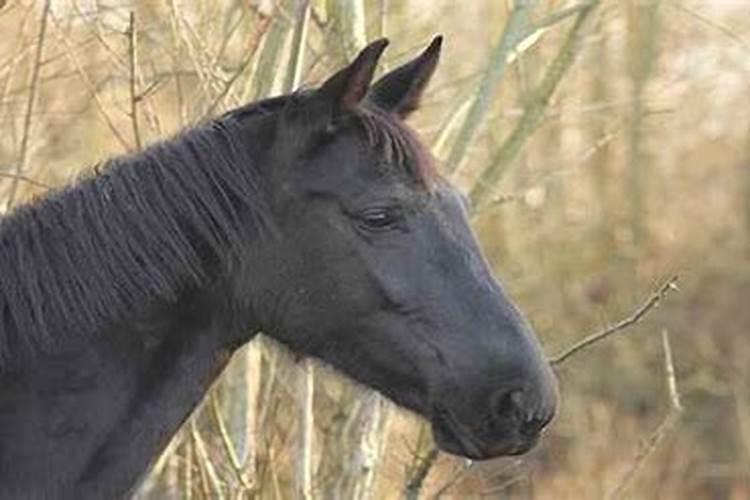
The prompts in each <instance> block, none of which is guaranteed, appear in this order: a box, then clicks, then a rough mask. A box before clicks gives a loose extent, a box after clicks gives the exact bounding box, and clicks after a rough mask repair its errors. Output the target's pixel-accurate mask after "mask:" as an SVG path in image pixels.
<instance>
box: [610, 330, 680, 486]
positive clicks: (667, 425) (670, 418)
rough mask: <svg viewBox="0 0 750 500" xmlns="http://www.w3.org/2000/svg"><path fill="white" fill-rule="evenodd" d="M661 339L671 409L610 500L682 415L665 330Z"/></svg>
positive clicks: (626, 472) (643, 446) (626, 483)
mask: <svg viewBox="0 0 750 500" xmlns="http://www.w3.org/2000/svg"><path fill="white" fill-rule="evenodd" d="M661 338H662V346H663V348H664V365H665V371H666V373H667V387H668V388H669V400H670V404H671V407H670V410H669V413H668V414H667V416H666V417H665V418H664V420H662V422H661V424H659V426H658V427H657V428H656V430H655V431H654V432H653V433H652V434H651V435H650V436H649V437H648V439H647V440H646V441H645V443H643V445H642V446H641V449H640V450H639V451H638V453H637V454H636V456H635V459H634V460H633V463H632V464H631V465H630V467H629V468H628V469H627V470H626V471H625V474H623V476H622V478H621V479H620V481H618V483H617V484H616V485H615V487H614V488H613V489H612V491H611V492H610V493H609V495H608V496H607V498H609V499H610V500H615V499H618V498H622V497H623V495H624V494H625V492H626V490H627V488H628V487H629V486H630V485H631V484H632V482H633V479H634V478H635V477H636V474H637V473H638V471H639V470H640V469H641V467H642V466H643V464H644V462H645V461H646V459H647V458H648V457H649V456H651V454H652V453H653V452H654V450H656V448H657V447H658V446H659V443H661V441H662V440H663V439H664V437H665V436H666V435H667V434H668V433H669V431H670V430H672V428H673V427H674V425H675V424H676V423H677V421H678V420H679V418H680V415H681V414H682V404H681V403H680V394H679V392H678V391H677V379H676V377H675V370H674V364H673V361H672V348H671V347H670V344H669V334H668V332H667V330H666V329H665V330H662V332H661Z"/></svg>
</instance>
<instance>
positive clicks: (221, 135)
mask: <svg viewBox="0 0 750 500" xmlns="http://www.w3.org/2000/svg"><path fill="white" fill-rule="evenodd" d="M441 43H442V38H441V37H437V38H435V39H434V40H433V42H432V43H431V44H430V45H429V46H428V47H427V48H426V50H424V51H423V52H422V53H420V54H419V55H418V56H416V57H415V58H414V59H412V60H411V61H409V62H408V63H406V64H404V65H403V66H400V67H398V68H396V69H394V70H393V71H391V72H389V73H387V74H385V75H384V76H382V77H381V78H379V79H377V80H376V81H375V79H374V73H375V70H376V65H377V62H378V60H379V58H380V56H381V54H382V53H383V50H384V49H385V47H386V45H387V44H388V41H387V40H386V39H380V40H377V41H375V42H373V43H371V44H370V45H368V46H367V47H366V48H364V49H363V50H362V51H361V52H360V53H359V55H358V56H357V57H356V58H355V60H354V61H353V62H351V63H350V64H349V65H348V66H346V67H344V68H343V69H341V70H339V71H338V72H336V73H335V74H333V75H332V76H331V77H329V78H328V79H327V80H325V81H324V83H323V84H322V85H320V86H318V87H315V88H306V89H302V90H297V91H295V92H293V93H290V94H287V95H282V96H278V97H272V98H268V99H265V100H261V101H257V102H254V103H250V104H247V105H242V106H239V107H237V108H234V109H232V110H229V111H227V112H225V113H224V114H222V115H220V116H218V117H215V118H212V119H208V120H206V121H204V122H203V123H200V124H197V125H194V126H192V128H189V129H187V130H183V131H181V132H180V133H178V134H177V135H175V136H174V137H172V138H170V139H166V140H163V141H162V142H158V143H156V144H153V145H151V146H149V147H147V148H145V149H144V150H142V151H139V152H134V153H130V154H127V155H123V156H119V157H114V158H113V159H110V160H108V161H107V162H105V163H104V164H103V165H102V168H100V169H98V170H97V171H96V172H93V173H91V174H89V175H88V176H86V177H84V178H81V179H79V180H77V181H76V182H75V183H73V184H72V185H70V186H68V187H66V188H63V189H60V190H57V191H54V192H50V193H49V194H47V195H46V196H44V197H42V198H40V199H38V200H35V201H33V202H31V203H29V204H27V205H23V206H20V207H18V208H16V209H14V210H13V211H12V212H10V213H9V214H6V215H5V216H4V217H3V219H2V220H1V221H0V498H3V499H6V498H8V499H14V498H22V499H34V498H45V499H57V498H59V499H90V498H123V497H127V496H128V495H129V494H132V493H133V491H134V488H135V487H136V486H137V485H138V483H139V481H140V480H141V479H142V478H143V476H144V475H145V473H146V472H147V471H148V468H149V466H150V464H151V463H152V461H153V459H154V457H155V456H157V455H158V453H159V452H160V451H161V450H163V449H164V447H165V446H166V444H167V443H168V441H169V439H170V437H171V436H173V435H174V434H175V432H176V431H177V430H178V428H179V427H180V425H181V423H182V422H184V421H185V420H186V418H187V417H188V416H189V415H190V413H191V411H192V410H193V409H194V408H195V407H196V406H197V405H198V404H199V403H200V401H201V398H202V397H203V396H204V394H205V393H206V391H207V389H208V388H209V386H210V385H211V383H212V382H213V381H214V380H215V379H216V377H217V376H218V375H219V374H220V373H221V371H222V369H223V367H224V366H225V365H226V363H227V361H228V360H229V358H230V356H231V354H232V353H233V351H235V350H236V349H237V348H238V347H240V346H242V345H243V344H245V343H246V342H248V341H249V340H251V339H252V338H253V337H254V336H256V335H257V334H258V332H261V331H262V332H263V333H264V334H266V335H268V336H270V337H271V338H273V339H275V340H276V341H278V342H280V343H281V344H283V345H285V346H287V347H288V348H290V349H291V351H292V352H293V353H295V354H297V355H300V356H309V357H312V358H316V359H318V360H320V361H322V362H323V363H325V364H327V365H330V366H332V367H333V368H334V369H336V370H338V371H339V372H341V373H343V374H344V375H346V376H348V377H350V378H352V379H353V380H354V381H356V382H358V383H360V384H362V385H364V386H367V387H370V388H373V389H375V390H377V391H379V392H380V393H382V394H384V395H385V396H386V397H388V398H390V399H391V400H392V401H394V402H395V403H396V404H397V405H400V406H401V407H404V408H406V409H407V410H410V411H412V412H415V413H416V414H418V415H420V416H422V417H424V418H425V419H427V420H428V421H429V422H430V423H431V428H432V432H433V435H434V438H435V442H436V443H437V445H438V447H439V448H440V449H442V450H444V451H446V452H448V453H451V454H455V455H460V456H464V457H469V458H471V459H475V460H482V459H489V458H492V457H497V456H504V455H515V454H521V453H524V452H526V451H527V450H529V449H530V448H531V447H532V446H534V444H535V443H536V442H537V441H538V439H539V436H540V434H541V432H542V430H543V429H544V427H545V426H546V425H547V424H548V423H549V422H550V420H551V419H552V418H553V415H554V413H555V411H556V406H557V402H558V391H557V383H556V380H555V377H554V375H553V373H552V370H551V369H550V367H549V365H548V363H547V362H546V359H545V357H544V356H543V354H542V350H541V347H540V344H539V342H538V340H537V339H536V337H535V335H534V333H533V331H532V329H531V327H530V326H529V324H528V322H527V321H526V319H525V318H524V317H523V316H522V314H521V313H520V312H519V310H518V309H517V308H516V307H515V306H514V305H513V304H512V302H511V301H510V299H509V297H508V295H507V293H506V292H505V291H504V289H503V288H502V286H501V285H500V284H499V282H498V281H497V280H496V279H495V278H494V277H493V274H492V272H491V270H490V267H489V264H488V262H487V261H486V259H485V258H484V256H483V255H482V252H481V250H480V248H479V244H478V242H477V238H476V237H475V235H474V233H473V232H472V230H471V228H470V225H469V218H468V204H467V203H468V202H467V200H466V198H465V197H464V196H463V195H462V194H461V193H460V192H459V191H458V190H457V188H455V187H454V186H452V185H451V184H450V182H449V181H448V180H447V179H445V178H444V177H441V176H440V174H439V173H438V171H437V169H436V166H435V163H436V162H435V160H434V159H433V158H432V156H431V155H430V153H429V151H428V150H427V148H426V146H425V145H424V144H423V143H422V142H421V141H420V139H419V138H418V136H417V134H416V132H414V131H413V130H412V129H411V128H410V127H409V126H408V125H407V124H406V118H407V117H408V116H409V115H410V114H411V113H412V112H414V111H415V110H416V109H417V108H418V107H419V102H420V98H421V96H422V94H423V92H424V90H425V87H426V86H427V84H428V82H429V80H430V78H431V77H432V75H433V73H434V72H435V69H436V67H437V63H438V59H439V55H440V50H441ZM373 81H374V83H373Z"/></svg>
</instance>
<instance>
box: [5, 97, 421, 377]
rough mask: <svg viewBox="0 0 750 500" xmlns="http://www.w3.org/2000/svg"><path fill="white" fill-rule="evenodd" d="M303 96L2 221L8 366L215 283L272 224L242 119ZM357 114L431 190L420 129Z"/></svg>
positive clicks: (197, 134)
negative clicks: (238, 248) (235, 253)
mask: <svg viewBox="0 0 750 500" xmlns="http://www.w3.org/2000/svg"><path fill="white" fill-rule="evenodd" d="M303 97H304V94H303V93H299V94H291V95H288V96H281V97H276V98H271V99H267V100H264V101H259V102H257V103H254V104H251V105H249V106H246V107H242V108H238V109H236V110H233V111H230V112H228V113H226V114H225V115H223V116H222V117H220V118H218V119H216V120H214V121H211V122H209V123H207V124H204V125H202V126H198V127H196V128H193V129H190V130H188V131H186V132H183V133H180V134H179V135H177V136H175V137H174V138H172V139H169V140H166V141H164V142H160V143H157V144H155V145H153V146H150V147H148V148H147V149H145V150H144V151H142V152H139V153H135V154H131V155H125V156H121V157H117V158H114V159H112V160H109V161H108V162H107V163H106V164H105V165H104V166H103V167H102V168H101V169H97V170H98V172H99V173H97V174H96V175H94V176H91V177H88V178H85V179H83V180H82V181H80V182H78V183H76V184H74V185H72V186H70V187H68V188H65V189H62V190H60V191H56V192H53V193H51V194H48V195H47V196H45V198H43V199H41V200H39V201H37V202H34V203H31V204H29V205H27V206H22V207H20V208H18V209H16V210H15V211H14V212H13V213H11V214H10V215H8V216H6V217H5V218H3V219H1V220H0V256H2V257H1V260H0V371H2V367H3V366H4V365H5V364H6V362H7V360H9V359H11V358H18V357H19V356H22V355H24V354H29V353H33V352H36V351H37V350H38V349H42V350H50V349H54V347H55V346H56V345H64V342H65V341H66V338H68V337H69V336H70V335H76V336H90V335H93V334H94V333H95V332H97V331H100V330H101V329H102V328H104V327H106V326H108V325H111V324H113V323H115V322H118V321H121V320H125V319H127V318H128V317H132V316H133V315H134V314H136V313H138V312H139V311H140V310H141V308H143V307H144V305H147V304H151V303H153V302H154V301H155V300H166V301H174V300H175V299H176V298H177V297H178V295H179V294H180V293H181V292H182V291H184V290H186V289H190V288H196V287H200V286H203V285H206V284H207V282H208V280H209V279H211V278H212V276H210V274H211V273H210V272H209V268H211V266H214V267H215V266H217V265H219V264H220V263H221V262H222V261H223V260H224V259H225V258H226V256H227V251H228V249H229V248H230V247H231V246H232V245H233V244H236V243H238V242H239V241H242V240H245V241H247V240H246V238H248V237H249V235H248V234H247V233H248V231H253V230H257V229H259V228H260V227H262V226H263V224H264V221H263V214H264V210H263V209H262V207H261V206H260V203H261V200H260V197H259V196H257V192H258V179H257V175H258V174H257V170H256V168H255V165H254V163H253V159H252V158H250V153H249V151H250V148H248V147H246V146H244V145H243V138H242V135H241V134H242V130H243V126H242V122H244V121H245V120H246V119H248V118H250V117H253V116H256V115H263V114H267V113H273V112H276V111H279V110H280V109H281V110H284V109H289V108H292V107H294V105H295V104H296V103H298V102H299V101H300V100H302V99H303ZM282 112H283V111H282ZM353 118H354V120H355V123H356V124H357V125H358V126H360V127H361V128H362V129H363V130H364V132H365V134H366V136H367V140H368V141H369V142H370V144H371V145H372V146H373V147H375V148H377V149H379V150H380V151H381V153H382V154H384V155H385V156H386V158H388V160H389V161H388V163H389V164H391V165H394V166H398V167H399V168H403V169H405V170H406V172H407V174H408V175H409V176H410V177H412V178H413V179H414V181H415V182H417V183H419V184H422V185H424V186H426V187H429V185H430V184H431V180H432V178H433V177H434V176H435V171H434V167H433V164H432V161H431V159H430V155H429V153H428V152H427V151H426V150H425V149H424V148H423V146H422V145H421V144H420V142H419V141H418V140H417V139H416V137H415V136H414V134H413V133H412V132H411V130H410V129H408V128H407V127H406V126H405V125H403V124H402V123H400V121H399V120H397V119H396V118H395V117H393V116H391V115H389V114H388V113H384V112H382V111H379V110H377V109H372V108H368V107H360V108H359V109H357V110H356V112H355V113H354V117H353ZM312 121H313V120H311V122H312ZM310 125H312V123H311V124H310ZM248 214H250V220H249V221H248V219H247V216H248ZM241 215H242V218H241V217H240V216H241ZM241 220H242V222H241ZM248 222H249V223H248Z"/></svg>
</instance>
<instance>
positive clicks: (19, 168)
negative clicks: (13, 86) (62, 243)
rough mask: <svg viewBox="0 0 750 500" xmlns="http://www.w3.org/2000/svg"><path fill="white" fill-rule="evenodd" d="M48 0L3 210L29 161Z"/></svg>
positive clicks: (47, 14)
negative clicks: (14, 167)
mask: <svg viewBox="0 0 750 500" xmlns="http://www.w3.org/2000/svg"><path fill="white" fill-rule="evenodd" d="M50 4H51V1H50V0H46V1H45V2H44V8H43V10H42V20H41V25H40V26H39V36H38V39H37V46H36V55H35V56H34V67H33V69H32V71H31V89H30V90H29V100H28V101H27V104H26V116H24V120H23V135H22V136H21V151H20V153H19V158H18V163H16V169H15V172H13V174H14V177H13V181H12V184H11V185H10V191H9V192H8V199H7V200H6V202H5V209H6V210H8V209H10V208H11V207H12V206H13V203H15V201H16V196H17V195H18V186H19V185H20V182H19V181H20V180H21V175H22V174H23V171H24V170H25V169H26V163H27V162H28V160H29V140H30V136H31V120H32V116H33V114H34V106H35V105H36V99H37V94H38V93H39V72H40V69H41V67H42V54H43V53H44V42H45V40H46V38H47V19H48V18H49V12H50Z"/></svg>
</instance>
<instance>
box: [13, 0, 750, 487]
mask: <svg viewBox="0 0 750 500" xmlns="http://www.w3.org/2000/svg"><path fill="white" fill-rule="evenodd" d="M437 33H442V34H443V35H445V38H446V42H445V45H444V52H443V57H442V63H441V65H440V66H439V68H438V71H437V73H436V75H435V78H434V79H433V83H432V85H431V87H430V89H429V91H428V93H427V95H426V96H425V99H424V101H423V106H422V109H421V110H420V111H419V112H418V113H416V115H415V116H414V118H413V119H412V120H411V123H412V125H413V126H414V127H415V128H416V129H417V130H418V131H419V132H420V134H421V136H422V137H423V138H424V140H425V142H426V143H428V144H429V145H430V146H431V147H432V150H433V152H434V154H435V155H436V157H437V159H438V162H439V165H440V168H441V170H442V172H443V173H444V175H446V176H447V177H449V178H451V179H452V180H454V181H455V182H456V183H457V184H458V185H459V186H460V187H461V188H462V189H463V190H464V191H465V192H466V193H467V194H470V196H471V198H472V201H473V203H474V215H473V223H474V226H475V228H476V229H477V231H478V233H479V235H480V238H481V240H482V243H483V246H484V249H485V251H486V253H487V255H488V257H489V259H490V261H491V263H492V265H493V266H494V269H495V271H496V273H497V275H498V277H500V279H501V280H502V281H503V282H504V284H505V286H506V288H507V289H508V290H509V292H510V293H511V295H512V296H513V297H514V298H515V299H516V301H517V302H518V304H519V305H520V306H521V308H522V309H523V310H524V311H525V312H526V314H527V315H528V316H529V318H530V320H531V322H532V323H533V325H534V326H535V328H536V330H537V332H538V334H539V336H540V338H541V340H542V342H543V344H544V346H545V350H546V351H547V353H548V354H549V356H550V357H554V356H555V355H557V354H559V353H560V352H563V351H564V350H565V349H566V348H568V347H569V346H570V345H572V344H573V343H575V341H577V340H579V339H581V338H583V337H585V336H586V335H588V334H591V333H592V332H596V331H598V330H600V329H602V328H605V327H606V326H607V325H610V324H613V323H616V322H617V321H620V320H622V319H624V318H627V317H628V316H629V315H631V314H633V312H635V311H636V310H637V309H638V308H639V307H640V306H641V304H643V303H644V302H645V301H647V299H648V298H649V297H650V296H651V294H652V293H654V291H655V290H657V289H658V287H659V285H660V284H661V283H664V282H665V280H668V279H669V277H670V276H672V275H673V274H679V276H680V279H679V289H680V290H679V292H677V291H675V292H674V293H672V292H671V291H670V292H669V293H665V295H666V296H664V297H663V300H662V301H661V304H660V305H659V307H658V308H653V309H649V310H648V311H647V314H645V315H644V317H643V318H641V319H640V320H639V321H638V322H636V323H635V324H634V325H632V326H631V327H629V328H628V329H626V330H622V331H620V332H619V333H618V334H616V335H614V336H612V337H609V338H608V339H607V340H606V341H603V342H599V343H597V344H595V345H593V346H592V347H591V348H589V349H587V350H585V351H581V352H580V353H578V354H576V355H575V356H572V357H571V358H569V359H568V360H566V361H565V362H564V363H560V364H558V365H557V366H556V370H557V372H558V375H559V379H560V384H561V392H562V406H561V409H560V413H559V415H558V417H557V419H556V421H555V423H554V424H553V426H552V428H551V429H550V430H549V431H548V432H547V434H546V436H545V437H544V439H543V441H542V443H541V444H540V446H538V447H537V449H535V450H534V451H533V452H532V453H530V454H529V455H527V456H524V457H517V458H512V459H511V458H509V459H498V460H492V461H489V462H482V463H470V462H467V461H465V460H462V459H459V458H456V457H452V456H449V455H445V454H442V453H438V452H436V451H435V450H434V448H433V444H432V441H431V437H430V434H429V429H428V428H427V426H426V425H425V424H424V423H423V422H422V421H420V420H419V419H417V418H416V417H414V416H412V415H410V414H408V413H406V412H403V411H401V410H399V409H397V408H395V407H394V406H393V405H391V404H390V403H388V402H387V401H385V400H383V399H382V398H381V397H380V396H378V395H376V394H374V393H371V392H369V391H367V390H365V389H364V388H362V387H359V386H356V385H355V384H352V383H350V382H348V381H347V380H343V379H342V377H340V376H339V375H337V374H336V373H333V372H332V371H331V370H329V369H328V368H326V367H324V366H321V365H319V364H317V363H314V362H308V361H299V360H296V359H294V357H293V356H291V355H290V354H289V353H287V352H285V351H284V350H283V349H282V348H280V347H278V346H277V345H275V344H274V343H273V342H271V341H270V340H268V339H265V338H261V339H259V340H256V341H254V342H253V343H251V344H250V345H249V346H247V347H245V348H243V349H242V350H241V351H240V352H238V353H237V355H236V356H235V358H234V360H233V362H232V364H231V365H230V367H229V369H228V370H227V371H226V373H225V374H224V375H223V377H222V379H221V380H220V381H219V382H218V383H217V384H216V386H215V387H214V388H213V389H212V391H211V393H210V395H209V396H208V397H207V399H206V400H205V401H204V403H203V404H202V405H201V407H200V408H199V409H198V410H197V411H196V413H195V414H194V415H193V416H192V417H191V418H190V420H189V421H188V422H187V423H186V425H185V426H184V428H183V430H182V431H181V432H180V433H179V434H178V435H177V436H176V437H175V439H174V440H173V441H172V443H171V444H170V445H169V447H168V448H167V449H166V450H165V452H164V454H163V455H162V456H161V457H160V458H159V459H158V460H157V461H156V462H155V465H154V467H153V470H152V472H151V473H150V475H149V476H148V477H147V478H146V480H145V481H144V483H143V485H142V486H141V488H140V490H139V491H138V493H137V495H136V496H137V497H138V498H143V499H147V498H185V499H202V498H219V499H221V498H226V499H234V498H264V499H265V498H269V499H286V498H305V499H310V498H316V499H317V498H324V499H328V498H331V499H337V498H340V499H349V498H356V499H381V498H388V499H390V498H409V499H416V498H446V499H447V498H461V499H463V498H498V499H503V498H509V499H511V498H512V499H527V498H528V499H599V498H637V499H685V498H690V499H702V498H707V499H725V498H726V499H746V498H750V383H749V382H750V343H749V342H748V334H749V333H750V332H749V331H748V330H749V329H750V307H748V300H750V292H749V291H750V261H749V260H748V257H750V106H748V103H749V102H750V3H748V2H747V1H746V0H601V1H587V0H570V1H563V0H538V1H535V0H515V1H511V0H507V1H506V0H472V1H462V2H459V1H450V0H398V1H397V0H309V1H308V0H275V1H272V0H257V1H253V0H223V1H209V0H196V1H190V2H188V1H186V0H143V1H137V0H132V1H127V0H54V1H52V2H45V1H44V0H35V1H14V0H0V34H2V36H0V130H1V131H2V133H0V206H2V210H8V209H9V208H10V207H12V206H14V205H17V204H19V203H22V202H24V201H28V200H31V199H33V198H34V197H37V196H40V195H43V194H44V192H45V191H46V190H47V189H50V188H54V187H56V186H61V185H64V184H66V183H69V182H71V181H73V180H74V179H75V178H76V176H77V175H78V174H79V173H80V172H82V171H85V170H88V169H90V168H91V167H92V166H94V165H96V164H97V162H101V161H102V160H103V159H106V158H107V157H110V156H113V155H117V154H121V153H123V152H126V151H132V150H136V149H139V148H141V147H143V146H144V145H148V144H149V143H152V142H154V141H157V140H159V139H161V138H165V137H168V136H169V135H171V134H173V133H175V132H177V131H179V130H180V129H181V128H183V127H185V126H187V125H190V124H194V123H197V122H199V121H201V120H204V119H206V118H208V117H211V116H215V115H217V114H218V113H220V112H222V111H223V110H226V109H230V108H232V107H234V106H237V105H239V104H242V103H246V102H249V101H252V100H255V99H259V98H262V97H266V96H271V95H276V94H279V93H284V92H287V91H290V90H292V89H294V88H298V87H301V86H306V85H308V86H309V85H315V84H316V83H318V82H320V81H321V79H322V78H324V77H325V76H326V75H328V74H330V72H331V71H332V70H333V69H335V68H337V67H340V66H341V65H343V64H345V62H346V61H348V60H350V59H351V57H352V55H353V54H355V53H356V51H357V50H358V49H360V48H362V47H363V46H364V44H366V43H367V41H368V40H372V39H374V38H376V37H380V36H387V37H389V38H390V39H391V46H390V48H389V49H388V50H387V51H386V54H385V56H384V63H383V64H382V65H381V68H380V69H381V71H385V70H386V69H388V68H393V67H395V66H396V65H398V64H400V63H402V62H405V61H407V60H408V59H409V58H410V57H413V56H414V55H415V54H416V53H417V52H418V51H419V50H421V49H422V48H423V47H425V46H426V44H427V43H429V41H430V39H431V38H432V37H433V36H434V35H435V34H437ZM665 339H668V340H669V343H667V344H666V345H667V346H669V345H671V351H670V350H665V342H664V340H665ZM670 352H671V355H672V356H671V358H672V359H671V363H669V362H667V363H665V353H670ZM670 368H673V369H674V377H670V376H669V370H670ZM670 381H672V382H674V384H673V387H671V389H670ZM678 397H679V399H677V398H678Z"/></svg>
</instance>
